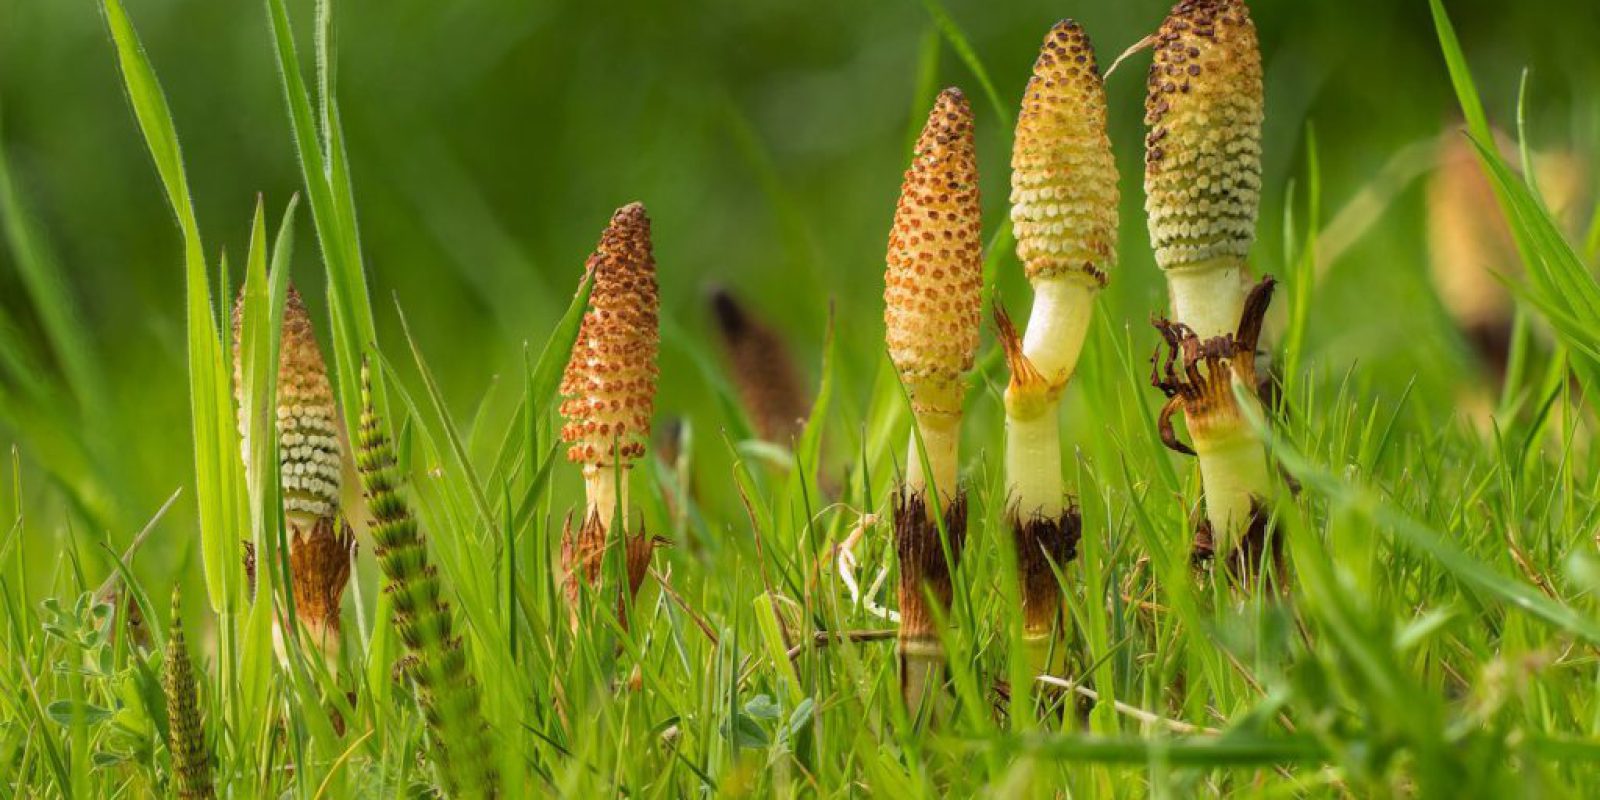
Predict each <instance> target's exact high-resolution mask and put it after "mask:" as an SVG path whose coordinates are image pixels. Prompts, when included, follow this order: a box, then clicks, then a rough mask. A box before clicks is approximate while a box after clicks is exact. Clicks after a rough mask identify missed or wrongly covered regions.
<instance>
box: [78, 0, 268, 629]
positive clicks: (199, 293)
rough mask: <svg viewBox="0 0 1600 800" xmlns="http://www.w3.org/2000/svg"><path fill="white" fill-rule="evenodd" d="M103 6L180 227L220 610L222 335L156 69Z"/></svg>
mask: <svg viewBox="0 0 1600 800" xmlns="http://www.w3.org/2000/svg"><path fill="white" fill-rule="evenodd" d="M102 8H103V10H104V11H105V15H106V23H107V25H109V27H110V29H111V38H112V40H113V41H114V42H115V43H116V50H117V61H118V64H119V65H120V66H121V68H122V78H123V85H124V86H125V87H126V89H127V92H128V99H129V100H130V101H131V102H132V104H133V111H134V116H135V117H136V118H137V119H138V122H139V129H140V131H141V132H143V134H144V140H145V145H146V147H147V148H148V149H149V151H150V156H151V158H153V159H154V160H155V163H156V172H157V173H158V174H159V175H160V177H161V183H162V185H163V186H164V187H165V188H166V192H167V200H168V202H169V203H170V204H171V206H172V210H173V213H174V214H176V215H177V218H178V228H179V230H180V231H181V232H182V234H183V264H184V274H185V295H186V302H185V308H186V313H187V317H188V326H187V340H188V351H189V403H190V412H191V415H192V417H193V431H194V452H195V484H196V487H195V488H196V491H195V495H196V498H197V500H198V502H199V506H200V541H201V553H202V555H203V557H204V566H205V575H206V594H207V596H208V597H209V598H210V600H211V607H212V610H214V611H216V612H218V613H222V612H225V611H227V610H229V609H232V608H236V607H238V606H239V601H240V599H241V596H242V595H241V589H242V584H243V580H242V578H243V574H242V571H241V566H240V565H241V563H242V562H241V560H240V548H239V543H238V532H239V531H241V530H243V529H244V528H245V523H246V519H245V514H244V503H243V502H242V500H243V498H242V497H241V492H240V488H241V486H242V481H241V480H240V471H241V469H240V464H239V459H237V458H235V457H234V454H235V453H238V452H239V444H238V433H237V431H236V430H235V428H234V422H233V412H232V408H233V405H232V400H231V399H230V398H231V394H232V393H231V392H230V391H229V387H228V383H229V381H228V377H227V371H226V370H225V369H224V367H223V363H224V361H223V352H222V339H221V335H220V333H219V331H218V329H217V324H216V322H215V320H216V319H217V317H216V316H215V314H216V311H215V306H214V305H213V303H212V298H211V282H210V276H209V274H208V273H207V272H206V261H205V250H204V247H203V246H202V244H201V241H200V228H199V225H198V223H196V221H195V214H194V204H193V202H192V201H191V199H190V196H189V184H188V179H187V177H186V176H185V175H184V171H183V152H182V150H181V149H180V148H179V146H178V133H177V129H176V127H175V126H174V124H173V122H172V114H171V111H170V110H169V109H168V107H167V100H166V96H165V95H164V94H163V93H162V91H161V84H160V82H159V81H158V80H157V79H156V73H155V69H154V68H153V67H152V66H151V65H150V59H149V57H148V56H147V55H146V54H145V50H144V46H143V45H142V44H141V43H140V41H139V36H138V33H137V32H135V31H134V28H133V23H132V21H130V20H129V19H128V15H127V13H126V12H124V10H123V8H122V3H121V2H120V0H103V2H102Z"/></svg>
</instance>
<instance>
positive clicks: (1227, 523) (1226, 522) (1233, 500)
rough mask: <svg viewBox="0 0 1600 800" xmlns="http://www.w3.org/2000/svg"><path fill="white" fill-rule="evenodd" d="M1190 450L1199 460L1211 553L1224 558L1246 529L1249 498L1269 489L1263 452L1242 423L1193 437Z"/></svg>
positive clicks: (1264, 452) (1265, 458)
mask: <svg viewBox="0 0 1600 800" xmlns="http://www.w3.org/2000/svg"><path fill="white" fill-rule="evenodd" d="M1194 449H1195V452H1196V453H1197V454H1198V455H1199V458H1200V481H1201V484H1202V485H1203V486H1204V488H1205V504H1206V518H1207V519H1209V520H1210V521H1211V535H1212V539H1213V550H1214V552H1215V553H1216V554H1217V555H1218V556H1219V557H1225V556H1227V555H1228V554H1229V553H1232V552H1233V549H1234V548H1235V547H1236V546H1238V544H1239V540H1240V538H1241V537H1242V536H1243V534H1244V532H1245V530H1246V529H1248V528H1249V526H1250V516H1251V505H1252V499H1253V498H1263V499H1264V498H1265V497H1266V496H1267V493H1268V492H1269V491H1270V490H1271V479H1270V477H1269V475H1268V472H1267V456H1266V451H1265V449H1264V448H1263V447H1262V444H1261V440H1260V439H1259V438H1258V437H1257V436H1256V434H1255V431H1253V430H1252V429H1251V428H1250V426H1249V425H1247V424H1245V423H1244V422H1243V420H1241V421H1240V424H1238V425H1237V426H1230V427H1229V428H1225V429H1223V430H1213V431H1211V432H1210V433H1209V434H1208V435H1207V436H1204V437H1200V436H1196V437H1195V440H1194Z"/></svg>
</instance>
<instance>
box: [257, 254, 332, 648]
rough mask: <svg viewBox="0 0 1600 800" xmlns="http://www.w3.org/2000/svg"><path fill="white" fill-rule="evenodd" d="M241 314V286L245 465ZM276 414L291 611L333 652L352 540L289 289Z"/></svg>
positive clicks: (306, 330)
mask: <svg viewBox="0 0 1600 800" xmlns="http://www.w3.org/2000/svg"><path fill="white" fill-rule="evenodd" d="M243 312H244V295H243V292H242V291H241V293H240V296H239V300H238V302H236V303H235V304H234V307H233V354H234V359H233V360H234V397H235V400H236V401H237V403H238V407H239V431H240V434H241V437H242V439H243V441H244V455H245V464H246V465H247V466H248V464H249V452H250V442H249V429H248V421H247V420H246V419H245V416H246V413H247V406H248V401H247V399H246V398H245V397H244V379H243V368H244V366H243V359H242V358H241V355H242V353H241V344H240V338H241V333H242V329H243ZM276 416H277V431H278V470H279V471H278V478H279V488H280V490H281V492H282V497H283V513H284V520H285V522H286V523H287V525H288V534H289V566H290V578H291V584H292V588H293V592H294V601H295V616H296V617H297V618H298V619H299V620H300V621H301V622H302V623H304V624H305V626H306V628H307V632H308V633H310V634H311V637H312V640H313V641H314V642H315V643H316V644H317V646H318V647H319V648H320V649H322V650H323V651H324V652H332V651H333V650H334V649H336V648H337V646H338V642H339V610H340V605H341V603H342V602H343V598H344V590H345V586H346V585H348V583H349V581H350V558H351V554H352V551H353V550H354V548H355V538H354V536H353V535H352V534H351V533H350V529H349V526H348V525H345V524H343V523H341V522H340V521H339V520H338V516H339V492H340V481H341V469H342V466H343V464H342V452H341V446H340V438H341V437H340V431H339V412H338V406H337V405H336V403H335V402H334V398H333V388H332V386H331V385H330V384H329V382H328V368H327V365H326V364H325V363H324V362H323V359H322V349H321V347H320V346H319V345H318V344H317V337H316V332H315V330H314V328H313V327H312V323H311V316H310V315H309V314H308V313H307V312H306V306H305V302H304V301H303V300H301V298H300V293H299V292H298V291H296V290H295V288H294V287H293V286H290V287H289V291H288V297H287V298H286V300H285V303H284V310H283V326H282V333H281V335H280V338H279V346H278V386H277V399H276Z"/></svg>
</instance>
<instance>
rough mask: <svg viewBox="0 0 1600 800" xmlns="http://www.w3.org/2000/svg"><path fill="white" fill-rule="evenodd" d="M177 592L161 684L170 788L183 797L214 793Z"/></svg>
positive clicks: (199, 797) (191, 799)
mask: <svg viewBox="0 0 1600 800" xmlns="http://www.w3.org/2000/svg"><path fill="white" fill-rule="evenodd" d="M178 609H179V595H178V591H177V590H176V589H174V590H173V592H172V629H171V632H170V634H169V635H168V636H167V653H166V664H165V667H164V673H163V675H162V680H161V688H162V691H163V693H164V694H165V695H166V699H167V719H168V721H169V722H168V726H167V749H168V751H169V752H170V753H171V755H172V777H173V781H172V783H173V792H174V794H175V795H176V796H177V797H180V798H183V800H202V799H203V798H211V797H215V796H216V787H215V785H214V784H213V783H212V778H211V754H210V751H209V750H208V749H207V747H206V732H205V718H204V717H202V716H201V714H200V694H199V687H198V685H197V683H196V681H195V677H194V664H193V662H191V661H190V660H189V648H188V646H187V644H185V642H184V636H183V618H182V617H181V616H180V615H179V613H178Z"/></svg>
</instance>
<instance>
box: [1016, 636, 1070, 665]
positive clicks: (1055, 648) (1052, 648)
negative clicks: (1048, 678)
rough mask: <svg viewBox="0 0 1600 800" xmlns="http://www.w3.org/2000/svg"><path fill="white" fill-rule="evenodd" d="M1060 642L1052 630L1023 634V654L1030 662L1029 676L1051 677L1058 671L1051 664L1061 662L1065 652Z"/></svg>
mask: <svg viewBox="0 0 1600 800" xmlns="http://www.w3.org/2000/svg"><path fill="white" fill-rule="evenodd" d="M1059 641H1060V640H1059V639H1057V638H1056V636H1055V632H1054V631H1053V630H1050V629H1046V630H1042V631H1023V632H1022V654H1023V657H1024V658H1026V659H1027V660H1028V674H1029V675H1049V674H1051V673H1054V672H1055V671H1056V670H1055V665H1054V664H1052V663H1051V662H1052V661H1061V656H1062V654H1063V651H1064V650H1065V648H1064V647H1062V646H1061V645H1060V644H1059Z"/></svg>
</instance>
